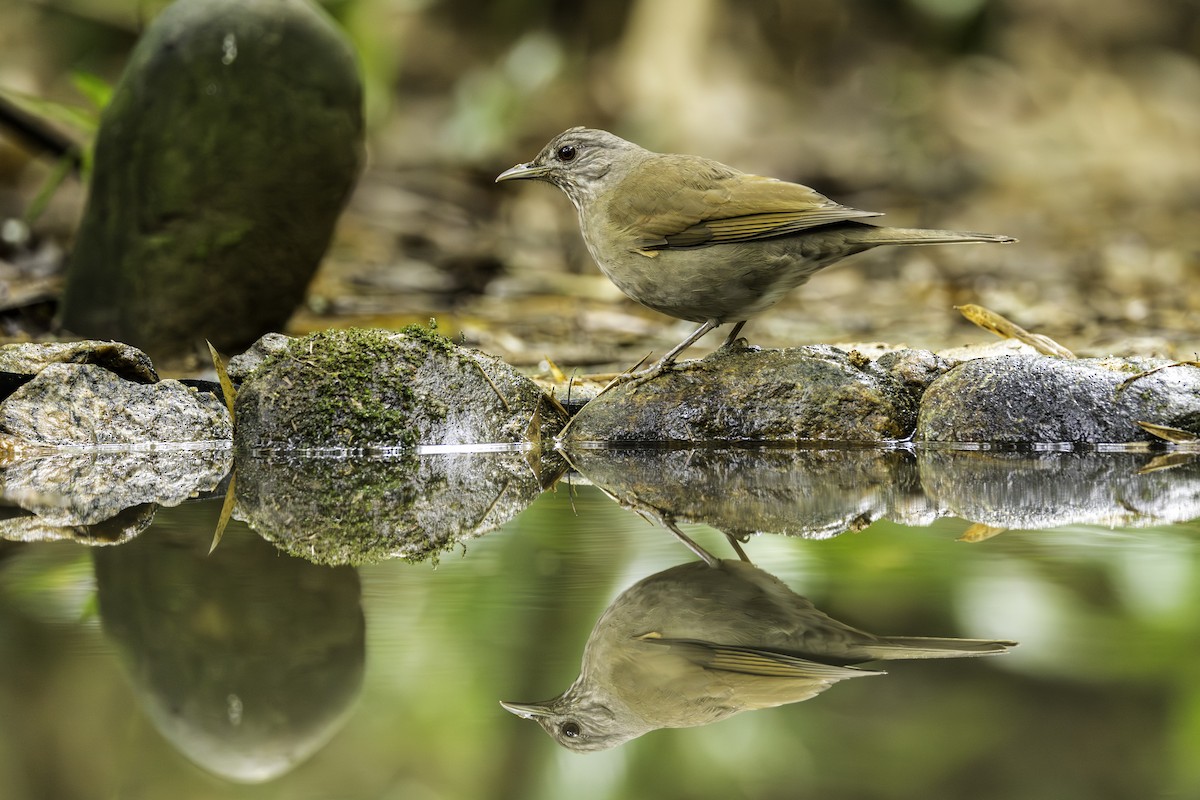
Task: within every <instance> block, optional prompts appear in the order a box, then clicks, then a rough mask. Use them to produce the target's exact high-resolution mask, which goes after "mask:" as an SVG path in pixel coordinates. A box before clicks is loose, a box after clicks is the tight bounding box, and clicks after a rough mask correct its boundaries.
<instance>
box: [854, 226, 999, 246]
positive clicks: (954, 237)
mask: <svg viewBox="0 0 1200 800" xmlns="http://www.w3.org/2000/svg"><path fill="white" fill-rule="evenodd" d="M855 234H856V235H855V236H854V238H855V239H856V240H859V241H861V243H862V244H866V245H870V246H872V247H874V246H875V245H882V244H969V243H971V242H992V243H995V244H1011V243H1012V242H1015V241H1017V240H1016V239H1014V238H1013V237H1011V236H1004V235H1002V234H999V233H972V232H970V231H939V230H932V229H927V228H885V227H880V226H875V225H867V224H860V226H859V227H858V228H857V229H856V230H855Z"/></svg>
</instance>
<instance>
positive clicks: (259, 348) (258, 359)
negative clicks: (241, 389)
mask: <svg viewBox="0 0 1200 800" xmlns="http://www.w3.org/2000/svg"><path fill="white" fill-rule="evenodd" d="M292 341H293V340H292V337H291V336H284V335H283V334H282V333H268V334H266V335H264V336H263V337H262V338H260V339H259V340H258V341H256V342H255V343H254V344H252V345H251V346H250V347H249V348H248V349H247V350H246V352H244V353H239V354H238V355H236V356H234V357H233V358H231V359H229V363H228V364H226V365H225V372H226V374H228V375H229V379H230V380H231V381H233V382H234V383H235V384H237V383H241V382H242V381H243V380H244V379H245V378H246V377H247V376H249V375H250V373H252V372H254V371H255V370H256V369H258V368H259V367H261V366H262V365H263V363H264V362H265V361H266V360H267V359H268V358H270V357H271V356H275V355H279V354H280V353H283V352H284V351H286V350H287V349H288V348H289V347H290V346H291V344H292Z"/></svg>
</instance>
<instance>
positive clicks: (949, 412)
mask: <svg viewBox="0 0 1200 800" xmlns="http://www.w3.org/2000/svg"><path fill="white" fill-rule="evenodd" d="M1170 363H1171V362H1169V361H1163V360H1160V359H1133V358H1106V359H1098V358H1088V359H1079V360H1073V361H1072V360H1064V359H1057V358H1049V357H1046V356H1029V355H1014V356H1002V357H997V358H985V359H977V360H974V361H967V362H964V363H962V364H960V365H959V366H957V367H955V368H954V369H953V370H951V371H950V372H948V373H946V374H945V375H943V376H942V377H940V378H938V379H937V380H936V381H934V382H933V383H932V384H931V385H930V386H929V389H928V391H926V393H925V396H924V398H923V399H922V401H921V412H920V417H919V420H918V424H917V432H916V439H917V440H918V441H927V442H1005V443H1036V442H1042V443H1048V442H1074V443H1103V442H1136V441H1151V440H1153V437H1151V436H1150V435H1149V434H1148V433H1146V432H1145V431H1144V430H1142V429H1141V428H1140V427H1138V425H1137V424H1136V423H1137V422H1139V421H1141V422H1151V423H1154V424H1157V425H1165V426H1168V427H1174V428H1181V429H1183V430H1188V431H1192V432H1196V433H1200V368H1196V367H1192V366H1167V367H1166V368H1165V369H1158V370H1157V371H1156V372H1152V373H1150V374H1146V375H1144V376H1141V377H1137V378H1134V376H1136V375H1138V374H1139V373H1141V372H1143V371H1148V370H1152V369H1155V368H1157V367H1164V366H1166V365H1168V364H1170Z"/></svg>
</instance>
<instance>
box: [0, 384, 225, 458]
mask: <svg viewBox="0 0 1200 800" xmlns="http://www.w3.org/2000/svg"><path fill="white" fill-rule="evenodd" d="M0 431H3V432H5V433H8V434H9V435H10V436H13V437H16V438H17V439H21V440H23V441H25V442H29V443H33V444H43V445H55V446H64V445H68V446H77V447H95V446H97V445H100V446H104V445H131V444H163V443H185V442H212V441H228V440H230V439H231V438H232V436H233V426H232V423H231V422H230V419H229V413H228V411H226V409H225V406H224V404H223V403H222V402H221V401H220V400H218V399H217V398H216V397H214V396H213V395H211V394H208V393H206V392H197V391H196V390H195V389H191V388H189V387H187V386H184V385H183V384H182V383H180V382H179V381H174V380H166V381H160V382H158V383H152V384H141V383H133V382H131V381H127V380H125V379H124V378H121V377H119V376H118V375H116V374H115V373H112V372H109V371H108V370H107V369H104V368H103V367H98V366H95V365H93V364H50V365H49V366H47V367H45V368H44V369H43V370H42V371H41V372H39V373H38V374H37V376H36V377H35V378H34V379H33V380H31V381H30V382H29V383H27V384H25V385H24V386H22V387H21V388H19V389H17V390H16V391H15V392H13V393H12V394H11V395H10V396H9V397H8V398H7V399H6V400H5V401H4V402H3V403H0Z"/></svg>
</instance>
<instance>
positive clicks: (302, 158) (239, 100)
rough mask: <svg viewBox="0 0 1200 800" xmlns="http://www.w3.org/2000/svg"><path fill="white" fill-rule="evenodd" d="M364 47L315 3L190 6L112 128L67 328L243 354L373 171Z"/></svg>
mask: <svg viewBox="0 0 1200 800" xmlns="http://www.w3.org/2000/svg"><path fill="white" fill-rule="evenodd" d="M362 138H363V121H362V91H361V86H360V81H359V78H358V72H357V66H356V59H355V54H354V51H353V48H352V47H351V45H350V44H349V42H348V41H347V39H346V38H345V37H344V36H343V35H342V34H341V33H340V32H339V31H338V30H337V29H336V28H335V26H334V24H333V23H332V22H331V21H330V19H329V17H328V16H327V15H326V14H325V13H324V12H323V11H321V10H320V9H319V8H317V7H316V5H315V4H313V3H311V2H309V0H177V2H175V3H173V4H171V5H170V6H169V7H168V8H167V9H166V10H165V11H163V13H162V14H160V15H159V16H158V17H157V18H156V19H155V20H154V21H153V23H151V25H150V26H149V27H148V28H147V29H146V31H145V34H144V35H143V36H142V39H141V41H139V42H138V45H137V47H136V48H135V49H134V51H133V53H132V55H131V57H130V61H129V64H128V66H127V68H126V70H125V72H124V74H123V75H122V77H121V79H120V81H119V82H118V83H117V85H116V87H115V89H114V92H113V97H112V101H111V102H110V104H109V105H108V107H107V108H106V109H105V111H104V114H103V116H102V118H101V124H100V130H99V133H98V135H97V139H96V148H95V164H94V168H93V173H92V181H91V187H90V193H89V197H88V202H87V208H86V211H85V213H84V218H83V221H82V224H81V227H80V230H79V235H78V237H77V239H76V242H75V246H74V252H73V254H72V256H71V260H70V265H69V269H68V273H67V285H66V291H65V293H64V295H63V300H62V322H63V325H64V327H66V328H68V329H70V330H72V331H74V332H75V333H78V334H83V335H86V336H97V337H105V338H114V339H120V340H122V341H127V342H131V343H133V344H136V345H138V346H140V347H142V348H143V349H146V350H147V351H148V352H150V353H151V354H152V355H154V356H155V358H156V359H162V358H164V357H168V356H174V355H177V354H180V353H189V352H194V350H195V348H196V347H197V345H200V346H202V343H203V340H204V339H205V338H207V339H208V340H210V341H211V342H212V343H213V344H214V345H215V346H216V347H217V348H219V349H221V350H225V351H233V350H238V349H241V348H243V347H245V346H246V345H248V344H249V343H250V342H252V341H253V340H254V339H255V338H256V337H258V336H259V335H261V334H262V333H264V332H266V331H269V330H276V329H279V328H280V327H282V326H283V324H284V322H286V320H287V319H288V317H289V316H290V315H291V314H292V312H293V311H294V309H295V307H296V305H297V304H298V303H299V302H300V301H301V300H302V298H303V295H304V292H305V289H306V287H307V285H308V282H309V279H310V278H311V276H312V274H313V272H314V270H315V269H316V267H317V265H318V263H319V261H320V259H321V257H322V255H323V254H324V252H325V249H326V247H327V246H328V244H329V240H330V238H331V236H332V234H333V228H334V223H335V221H336V219H337V217H338V214H339V213H340V211H341V208H342V206H343V204H344V203H345V201H346V199H347V197H348V196H349V193H350V190H351V187H352V185H353V183H354V181H355V179H356V178H357V175H358V172H359V168H360V165H361V161H362V149H363V148H362Z"/></svg>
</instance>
